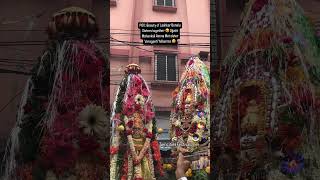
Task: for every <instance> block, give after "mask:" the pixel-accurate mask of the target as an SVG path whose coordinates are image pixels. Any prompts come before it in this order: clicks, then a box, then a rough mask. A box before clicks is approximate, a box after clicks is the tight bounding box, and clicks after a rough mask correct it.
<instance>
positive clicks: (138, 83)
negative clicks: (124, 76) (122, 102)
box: [132, 75, 142, 87]
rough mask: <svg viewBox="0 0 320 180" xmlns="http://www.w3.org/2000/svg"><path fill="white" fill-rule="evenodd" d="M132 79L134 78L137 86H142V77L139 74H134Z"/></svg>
mask: <svg viewBox="0 0 320 180" xmlns="http://www.w3.org/2000/svg"><path fill="white" fill-rule="evenodd" d="M132 80H133V82H134V84H135V86H137V87H141V85H142V79H141V78H140V77H139V76H137V75H135V76H133V78H132Z"/></svg>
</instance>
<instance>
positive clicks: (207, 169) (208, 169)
mask: <svg viewBox="0 0 320 180" xmlns="http://www.w3.org/2000/svg"><path fill="white" fill-rule="evenodd" d="M206 172H207V173H208V174H210V166H208V167H206Z"/></svg>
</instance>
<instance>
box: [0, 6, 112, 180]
mask: <svg viewBox="0 0 320 180" xmlns="http://www.w3.org/2000/svg"><path fill="white" fill-rule="evenodd" d="M48 33H49V39H50V40H49V41H48V46H47V48H46V50H45V51H44V53H43V55H42V56H41V57H40V58H39V61H38V63H37V65H36V66H35V67H34V69H33V71H32V76H31V77H30V78H29V80H28V82H27V86H26V88H25V91H24V94H23V96H22V99H21V103H20V108H19V111H18V115H17V124H16V126H15V128H14V129H13V131H12V135H11V139H10V140H9V143H8V147H7V151H6V157H5V160H6V177H5V179H24V180H28V179H92V180H93V179H95V180H96V179H104V178H107V177H108V175H107V164H108V162H107V159H108V156H107V153H108V149H107V145H108V143H109V141H108V140H107V139H108V136H107V135H108V131H109V128H108V127H109V126H108V124H109V118H108V113H107V112H108V109H109V87H108V86H107V83H108V81H109V79H108V78H109V70H108V69H107V67H108V64H107V63H108V62H107V57H106V54H105V53H104V52H103V51H102V50H101V49H100V47H99V46H98V45H97V44H96V43H95V41H94V37H95V36H96V33H97V24H96V22H95V17H94V16H93V15H92V14H91V13H90V12H88V11H86V10H84V9H81V8H76V7H71V8H67V9H63V10H62V11H60V12H58V13H56V14H54V15H53V16H52V20H51V21H50V24H49V27H48Z"/></svg>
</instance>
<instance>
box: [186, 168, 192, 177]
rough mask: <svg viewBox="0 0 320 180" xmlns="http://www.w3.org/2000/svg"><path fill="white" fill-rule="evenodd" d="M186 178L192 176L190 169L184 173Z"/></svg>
mask: <svg viewBox="0 0 320 180" xmlns="http://www.w3.org/2000/svg"><path fill="white" fill-rule="evenodd" d="M186 176H187V177H191V176H192V169H191V168H189V169H188V171H187V172H186Z"/></svg>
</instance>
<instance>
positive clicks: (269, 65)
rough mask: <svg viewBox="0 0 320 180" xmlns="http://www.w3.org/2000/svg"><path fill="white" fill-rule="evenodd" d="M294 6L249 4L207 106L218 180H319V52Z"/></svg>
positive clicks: (270, 1)
mask: <svg viewBox="0 0 320 180" xmlns="http://www.w3.org/2000/svg"><path fill="white" fill-rule="evenodd" d="M319 44H320V43H319V40H318V39H317V38H316V36H315V31H314V28H313V27H312V26H311V25H310V23H309V20H308V19H307V18H306V17H305V16H304V12H303V10H302V9H301V8H300V6H299V4H298V3H297V2H296V1H295V0H281V1H279V0H250V1H249V2H248V3H247V8H246V11H244V13H243V19H242V21H241V26H240V29H239V30H238V32H237V33H235V37H234V39H233V42H232V43H231V46H230V49H229V53H228V54H227V56H226V58H225V59H224V61H223V62H222V67H221V79H222V80H221V82H222V83H221V89H222V93H221V94H220V96H219V97H217V101H216V102H215V104H214V111H213V113H212V114H213V115H212V116H213V118H212V129H213V132H212V134H213V137H214V139H215V142H220V143H219V145H217V148H216V149H215V150H214V151H213V153H214V155H213V157H214V162H217V164H216V166H217V167H222V165H223V164H224V165H226V163H224V162H227V161H228V162H231V163H228V166H229V167H224V168H219V169H217V171H216V172H215V173H217V174H216V175H217V176H219V178H221V179H228V178H229V177H231V176H232V177H235V178H239V179H259V180H260V179H272V180H278V179H279V180H280V179H281V180H286V179H287V180H289V179H314V180H315V179H320V168H319V167H320V158H319V155H318V154H319V152H320V131H319V126H320V123H319V120H318V119H319V110H318V109H319V102H320V101H319V94H317V90H318V89H319V87H320V78H319V77H320V64H319V59H320V48H319Z"/></svg>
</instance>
